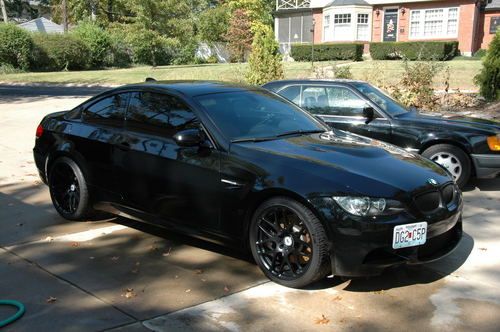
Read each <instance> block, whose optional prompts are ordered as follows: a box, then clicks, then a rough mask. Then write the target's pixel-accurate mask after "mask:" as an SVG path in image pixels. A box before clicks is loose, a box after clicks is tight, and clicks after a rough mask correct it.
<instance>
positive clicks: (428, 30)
mask: <svg viewBox="0 0 500 332" xmlns="http://www.w3.org/2000/svg"><path fill="white" fill-rule="evenodd" d="M457 35H458V8H456V7H455V8H433V9H418V10H412V11H411V13H410V39H425V38H456V37H457Z"/></svg>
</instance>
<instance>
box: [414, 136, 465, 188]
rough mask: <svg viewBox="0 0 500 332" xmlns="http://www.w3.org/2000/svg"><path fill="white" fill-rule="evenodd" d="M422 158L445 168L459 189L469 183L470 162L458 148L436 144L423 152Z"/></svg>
mask: <svg viewBox="0 0 500 332" xmlns="http://www.w3.org/2000/svg"><path fill="white" fill-rule="evenodd" d="M422 156H424V157H426V158H428V159H430V160H432V161H434V162H435V163H437V164H440V165H441V166H443V167H444V168H446V169H447V170H448V172H450V174H451V175H452V176H453V179H454V180H455V182H456V183H457V184H458V186H459V187H460V188H463V187H464V186H465V184H466V183H467V181H469V178H470V174H471V162H470V159H469V157H468V156H467V154H466V153H465V152H464V151H463V150H462V149H460V148H459V147H456V146H454V145H449V144H437V145H433V146H431V147H429V148H428V149H427V150H425V151H424V152H423V153H422Z"/></svg>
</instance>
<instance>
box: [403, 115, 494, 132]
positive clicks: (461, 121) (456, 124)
mask: <svg viewBox="0 0 500 332" xmlns="http://www.w3.org/2000/svg"><path fill="white" fill-rule="evenodd" d="M399 119H400V120H410V121H414V122H419V123H422V124H426V125H434V126H439V127H440V128H443V127H451V128H452V129H462V130H463V129H465V130H469V131H471V130H472V131H487V132H489V133H492V134H495V133H500V122H496V121H491V120H486V119H479V118H472V117H466V116H450V117H443V116H439V115H429V114H421V113H419V112H410V113H407V114H405V115H403V116H400V117H399Z"/></svg>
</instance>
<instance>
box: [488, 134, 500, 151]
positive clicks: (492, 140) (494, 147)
mask: <svg viewBox="0 0 500 332" xmlns="http://www.w3.org/2000/svg"><path fill="white" fill-rule="evenodd" d="M486 141H487V142H488V147H489V148H490V150H491V151H500V134H497V135H496V136H490V137H488V138H487V139H486Z"/></svg>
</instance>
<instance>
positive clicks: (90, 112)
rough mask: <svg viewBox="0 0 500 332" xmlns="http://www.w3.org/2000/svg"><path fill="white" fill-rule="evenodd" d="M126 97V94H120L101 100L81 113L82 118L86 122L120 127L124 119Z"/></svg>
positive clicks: (127, 95)
mask: <svg viewBox="0 0 500 332" xmlns="http://www.w3.org/2000/svg"><path fill="white" fill-rule="evenodd" d="M128 97H129V94H128V93H120V94H116V95H113V96H111V97H107V98H104V99H101V100H100V101H98V102H96V103H94V104H92V105H91V106H89V107H88V108H87V109H86V110H85V111H84V112H83V118H84V120H85V121H87V122H99V123H102V124H106V125H112V126H121V125H122V124H123V119H124V117H125V109H126V108H127V101H128Z"/></svg>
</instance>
